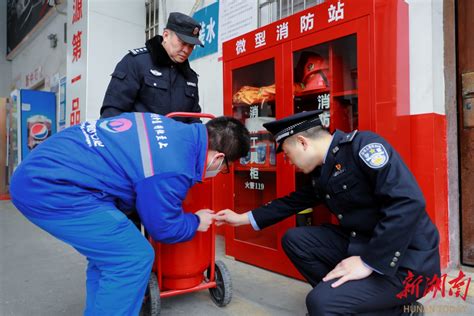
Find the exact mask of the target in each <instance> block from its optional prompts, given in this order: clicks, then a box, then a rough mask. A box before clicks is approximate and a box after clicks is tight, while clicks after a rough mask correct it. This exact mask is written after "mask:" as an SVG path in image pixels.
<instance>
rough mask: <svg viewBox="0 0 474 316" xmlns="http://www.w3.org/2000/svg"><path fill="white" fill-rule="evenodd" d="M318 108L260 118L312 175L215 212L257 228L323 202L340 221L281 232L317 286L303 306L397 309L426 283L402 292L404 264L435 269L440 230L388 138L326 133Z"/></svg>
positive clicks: (338, 311) (317, 311)
mask: <svg viewBox="0 0 474 316" xmlns="http://www.w3.org/2000/svg"><path fill="white" fill-rule="evenodd" d="M320 114H321V111H309V112H302V113H298V114H295V115H293V116H290V117H286V118H283V119H281V120H277V121H273V122H270V123H266V124H264V127H265V128H266V129H267V130H268V131H270V132H271V133H272V134H273V135H274V137H275V141H276V142H277V145H278V149H277V152H278V151H283V152H284V153H285V155H286V157H288V159H289V160H290V162H291V163H292V164H294V165H295V166H296V167H297V168H299V169H300V170H301V171H302V172H303V173H305V174H309V175H310V176H311V183H310V184H308V185H307V186H305V187H302V188H300V189H298V190H296V191H295V192H293V193H291V194H289V195H288V196H284V197H281V198H278V199H276V200H273V201H271V202H270V203H267V204H266V205H264V206H262V207H259V208H257V209H254V210H250V211H248V212H245V213H242V214H236V213H234V212H233V211H231V210H222V211H220V212H218V213H217V214H216V220H217V222H218V224H222V223H229V224H231V225H234V226H239V225H244V224H251V225H252V227H253V228H254V229H256V230H260V229H263V228H265V227H268V226H270V225H273V224H275V223H277V222H279V221H282V220H284V219H286V218H288V217H289V216H291V215H294V214H296V213H298V212H299V211H301V210H304V209H306V208H309V207H313V206H315V205H318V204H324V205H325V206H326V207H327V208H328V209H329V210H330V211H331V212H332V213H333V214H334V216H335V217H336V218H337V220H338V221H339V225H330V224H325V225H322V226H305V227H296V228H293V229H290V230H288V231H287V232H286V234H285V235H284V236H283V239H282V247H283V250H284V251H285V253H286V254H287V256H288V257H289V258H290V260H291V261H292V262H293V264H294V265H295V267H296V268H297V269H298V270H299V272H300V273H301V274H302V275H303V276H304V277H305V278H306V280H307V281H308V282H309V283H310V284H311V286H313V290H312V291H311V292H310V293H309V294H308V296H307V297H306V306H307V308H308V311H309V314H310V315H318V316H320V315H359V314H360V315H362V314H364V315H369V314H370V315H400V314H402V313H404V312H405V311H407V310H410V306H408V305H407V306H405V307H404V306H403V305H404V304H408V303H412V302H414V301H416V300H417V299H418V298H420V296H422V295H423V291H424V288H425V286H426V282H423V283H422V284H419V292H418V293H415V294H414V295H408V296H404V295H401V296H398V294H399V293H401V292H403V291H404V287H405V285H406V284H404V283H403V281H405V279H406V278H407V276H409V273H413V275H414V277H415V278H422V279H423V278H425V279H424V280H426V278H429V279H430V280H432V279H433V278H434V277H435V275H437V276H438V277H440V258H439V249H438V247H439V234H438V230H437V228H436V226H435V225H434V224H433V222H432V221H431V219H430V218H429V216H428V214H427V213H426V210H425V199H424V197H423V194H422V192H421V190H420V188H419V186H418V184H417V183H416V180H415V178H414V176H413V175H412V173H411V172H410V170H409V169H408V168H407V166H406V165H405V164H404V162H403V161H402V158H401V157H400V155H399V154H398V153H397V152H396V150H395V149H394V148H393V147H392V146H391V145H390V144H389V143H388V142H387V141H386V140H384V139H383V138H382V137H380V136H379V135H377V134H375V133H372V132H369V131H364V132H358V131H353V132H351V133H344V132H341V131H338V130H337V131H336V132H335V133H334V134H330V133H329V131H327V130H326V129H324V128H323V127H322V126H321V120H320V118H319V115H320ZM407 307H408V308H407ZM413 310H417V309H413Z"/></svg>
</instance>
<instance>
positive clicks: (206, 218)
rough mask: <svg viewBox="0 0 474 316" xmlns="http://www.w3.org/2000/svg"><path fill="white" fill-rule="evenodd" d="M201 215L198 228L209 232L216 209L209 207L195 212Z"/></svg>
mask: <svg viewBox="0 0 474 316" xmlns="http://www.w3.org/2000/svg"><path fill="white" fill-rule="evenodd" d="M195 214H196V215H197V216H199V220H200V222H199V226H198V228H197V230H198V231H200V232H207V230H208V229H209V226H211V225H212V221H213V220H214V216H215V215H214V211H213V210H209V209H202V210H199V211H197V212H196V213H195Z"/></svg>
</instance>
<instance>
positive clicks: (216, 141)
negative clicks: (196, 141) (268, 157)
mask: <svg viewBox="0 0 474 316" xmlns="http://www.w3.org/2000/svg"><path fill="white" fill-rule="evenodd" d="M206 128H207V134H208V135H209V149H210V150H216V151H218V152H221V153H223V154H225V156H226V158H227V159H228V160H229V161H235V160H237V159H239V158H240V157H244V156H246V155H247V153H248V152H249V150H250V135H249V131H248V130H247V128H246V127H245V126H244V124H242V123H241V122H240V121H239V120H237V119H235V118H233V117H229V116H220V117H216V118H215V119H212V120H210V121H209V122H207V123H206Z"/></svg>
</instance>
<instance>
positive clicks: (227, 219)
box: [215, 209, 250, 226]
mask: <svg viewBox="0 0 474 316" xmlns="http://www.w3.org/2000/svg"><path fill="white" fill-rule="evenodd" d="M215 219H216V225H217V226H220V225H223V224H229V225H231V226H240V225H246V224H250V221H249V218H248V216H247V213H243V214H237V213H235V212H234V211H232V210H229V209H225V210H222V211H219V212H217V214H216V217H215Z"/></svg>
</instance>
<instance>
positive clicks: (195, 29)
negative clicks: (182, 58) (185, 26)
mask: <svg viewBox="0 0 474 316" xmlns="http://www.w3.org/2000/svg"><path fill="white" fill-rule="evenodd" d="M198 33H199V28H197V27H195V28H194V30H193V35H198Z"/></svg>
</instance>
